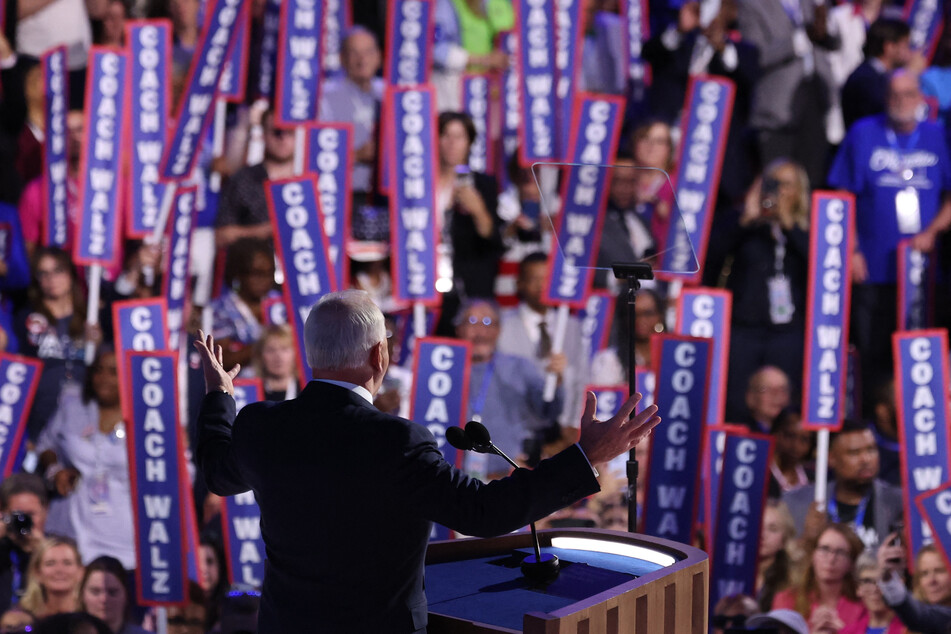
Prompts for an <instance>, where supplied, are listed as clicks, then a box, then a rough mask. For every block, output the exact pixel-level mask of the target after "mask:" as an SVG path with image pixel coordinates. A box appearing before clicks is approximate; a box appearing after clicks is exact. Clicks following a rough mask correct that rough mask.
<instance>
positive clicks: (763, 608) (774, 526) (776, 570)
mask: <svg viewBox="0 0 951 634" xmlns="http://www.w3.org/2000/svg"><path fill="white" fill-rule="evenodd" d="M795 536H796V524H795V522H793V518H792V515H790V513H789V508H788V507H787V506H786V503H785V502H780V501H779V500H773V499H769V500H767V501H766V510H765V511H764V512H763V530H762V532H761V534H760V542H759V567H758V568H757V571H756V601H757V603H759V609H760V612H769V610H770V608H771V607H772V605H773V597H775V596H776V593H777V592H779V591H781V590H785V589H786V588H788V587H789V586H790V584H791V583H792V573H793V567H794V563H795V562H794V560H793V556H792V554H791V553H790V547H791V546H792V543H793V538H794V537H795Z"/></svg>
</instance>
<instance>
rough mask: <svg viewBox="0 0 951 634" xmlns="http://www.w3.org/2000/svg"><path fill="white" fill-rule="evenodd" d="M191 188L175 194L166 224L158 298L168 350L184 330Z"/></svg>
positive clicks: (192, 213)
mask: <svg viewBox="0 0 951 634" xmlns="http://www.w3.org/2000/svg"><path fill="white" fill-rule="evenodd" d="M197 195H198V188H197V187H195V186H192V187H186V188H183V189H176V190H175V200H174V202H173V203H172V216H171V220H170V222H169V224H168V236H167V237H168V244H169V248H168V252H167V253H166V256H165V258H166V259H165V279H164V282H163V289H162V295H163V296H164V297H165V301H166V302H167V304H168V348H169V350H178V344H179V341H180V339H181V334H182V333H183V332H184V330H185V322H186V319H185V316H186V314H187V310H188V295H189V294H188V291H189V288H190V284H189V280H190V277H189V266H188V265H189V262H190V261H191V243H192V240H191V238H192V227H194V226H195V217H196V215H197V213H198V212H197V210H196V209H195V198H196V197H197Z"/></svg>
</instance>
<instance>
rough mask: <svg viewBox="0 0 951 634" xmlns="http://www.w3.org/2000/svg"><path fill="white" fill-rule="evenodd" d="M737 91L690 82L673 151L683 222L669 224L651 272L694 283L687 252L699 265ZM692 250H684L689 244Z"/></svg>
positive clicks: (716, 83) (719, 81)
mask: <svg viewBox="0 0 951 634" xmlns="http://www.w3.org/2000/svg"><path fill="white" fill-rule="evenodd" d="M735 93H736V87H735V86H734V85H733V82H732V81H730V80H729V79H724V78H722V77H696V78H694V77H691V79H690V85H689V87H688V88H687V96H686V98H685V100H684V114H683V120H682V122H681V124H680V129H681V130H683V131H684V133H683V136H682V137H681V139H680V147H679V149H678V152H677V166H678V167H677V173H676V175H675V179H674V183H675V185H674V192H675V197H676V200H677V206H678V207H679V209H680V213H681V215H682V216H683V223H680V222H672V223H670V231H669V232H668V234H667V244H666V249H665V251H664V255H663V257H662V259H661V264H660V266H656V267H655V268H656V269H660V270H662V271H670V272H672V273H674V274H678V275H686V276H687V278H688V279H690V280H694V281H695V280H697V279H699V277H700V275H701V273H702V268H701V270H700V271H697V272H696V273H693V271H692V270H691V269H692V268H693V260H692V258H691V257H690V253H691V252H693V253H696V255H697V261H698V262H700V265H701V267H702V266H703V261H704V258H705V257H706V253H707V241H708V239H709V238H710V226H711V225H712V224H713V208H714V205H715V203H716V197H717V188H718V187H719V184H720V170H721V169H722V168H723V153H724V151H725V150H726V139H727V136H728V135H729V132H730V117H731V115H732V113H733V96H734V94H735ZM688 240H689V243H690V244H691V245H693V250H692V251H691V249H688V248H685V247H684V246H682V245H683V243H684V242H685V241H688Z"/></svg>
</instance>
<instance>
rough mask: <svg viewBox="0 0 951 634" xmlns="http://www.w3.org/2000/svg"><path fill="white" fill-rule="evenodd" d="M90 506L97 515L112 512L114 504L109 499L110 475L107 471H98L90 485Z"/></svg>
mask: <svg viewBox="0 0 951 634" xmlns="http://www.w3.org/2000/svg"><path fill="white" fill-rule="evenodd" d="M88 491H89V502H90V508H91V510H92V512H93V513H95V514H96V515H109V514H110V513H112V504H111V503H110V501H109V476H108V474H106V472H105V471H100V472H98V473H96V474H95V475H94V476H93V477H92V478H91V479H90V480H89V485H88Z"/></svg>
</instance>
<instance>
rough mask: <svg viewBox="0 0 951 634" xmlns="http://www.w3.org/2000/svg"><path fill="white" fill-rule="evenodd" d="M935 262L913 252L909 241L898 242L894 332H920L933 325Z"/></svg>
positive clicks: (930, 258)
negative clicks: (896, 301)
mask: <svg viewBox="0 0 951 634" xmlns="http://www.w3.org/2000/svg"><path fill="white" fill-rule="evenodd" d="M937 262H938V261H937V259H936V258H934V257H932V255H931V254H930V253H923V252H921V251H916V250H915V249H912V248H911V241H910V240H902V241H901V242H899V243H898V306H897V308H898V321H897V322H896V323H897V324H898V327H897V328H896V330H899V331H901V330H920V329H922V328H928V327H929V326H931V325H932V323H931V322H932V320H933V317H934V293H935V276H936V274H937V270H938V267H937Z"/></svg>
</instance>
